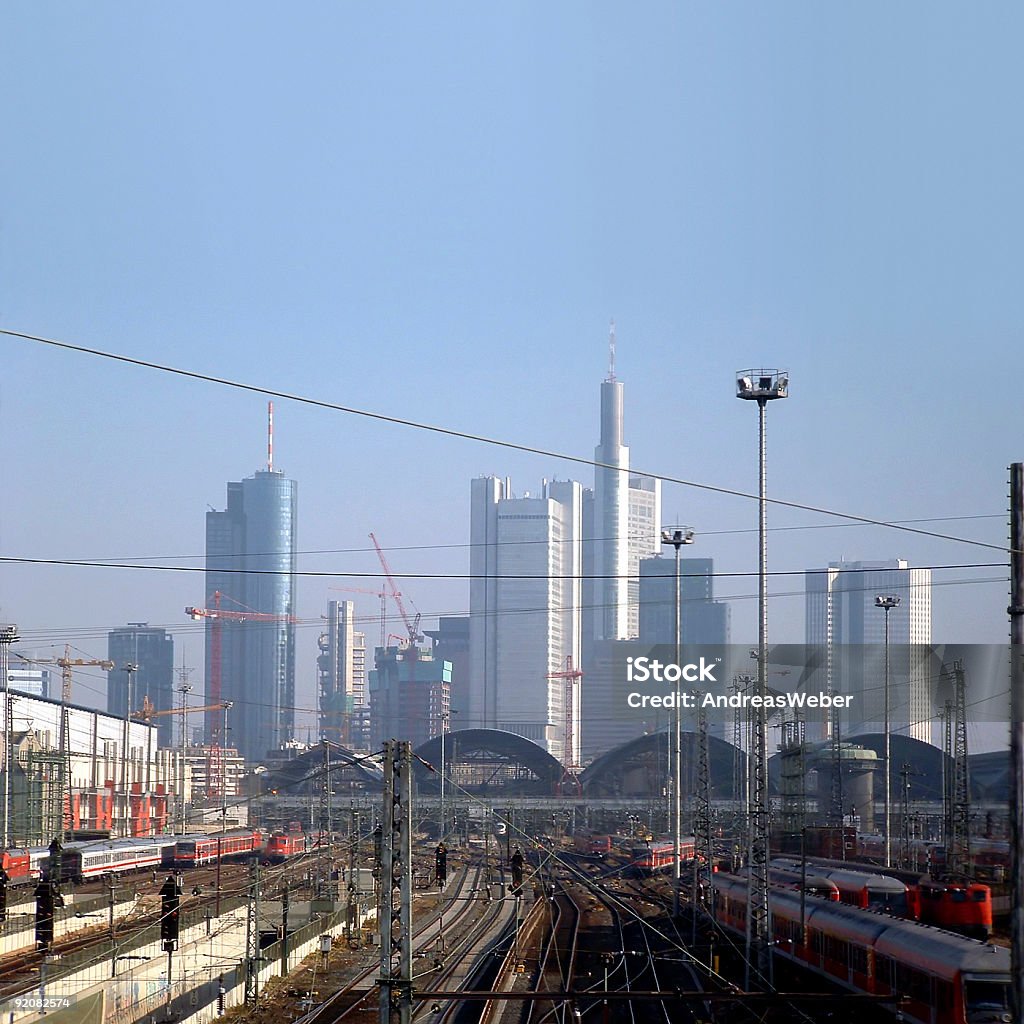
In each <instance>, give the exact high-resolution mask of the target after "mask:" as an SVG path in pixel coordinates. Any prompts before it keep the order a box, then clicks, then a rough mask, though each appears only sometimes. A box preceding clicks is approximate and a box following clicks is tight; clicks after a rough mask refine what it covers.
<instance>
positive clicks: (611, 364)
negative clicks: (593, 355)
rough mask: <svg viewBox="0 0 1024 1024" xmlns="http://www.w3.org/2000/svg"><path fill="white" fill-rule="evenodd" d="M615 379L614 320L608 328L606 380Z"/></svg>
mask: <svg viewBox="0 0 1024 1024" xmlns="http://www.w3.org/2000/svg"><path fill="white" fill-rule="evenodd" d="M614 380H615V321H614V320H612V321H611V325H610V326H609V328H608V381H609V382H611V381H614Z"/></svg>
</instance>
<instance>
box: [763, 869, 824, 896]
mask: <svg viewBox="0 0 1024 1024" xmlns="http://www.w3.org/2000/svg"><path fill="white" fill-rule="evenodd" d="M768 881H769V882H770V883H771V884H772V885H778V886H781V887H782V888H784V889H796V891H797V892H799V891H800V890H801V889H803V891H804V892H806V893H807V894H808V895H809V896H820V897H821V898H822V899H823V900H829V901H830V902H832V903H838V902H839V900H840V897H839V887H838V886H837V885H836V884H835V882H830V881H829V880H828V879H827V878H825V877H823V876H822V875H819V874H817V873H815V872H810V873H807V874H804V873H802V872H800V871H787V870H785V869H783V868H775V867H769V869H768Z"/></svg>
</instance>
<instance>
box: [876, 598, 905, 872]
mask: <svg viewBox="0 0 1024 1024" xmlns="http://www.w3.org/2000/svg"><path fill="white" fill-rule="evenodd" d="M899 603H900V599H899V598H898V597H897V596H896V595H895V594H879V595H878V596H877V597H876V598H875V607H876V608H881V609H882V610H883V611H884V612H885V690H884V694H885V695H884V697H883V701H884V703H885V711H884V714H885V725H884V729H885V769H884V778H885V783H884V785H885V866H886V867H887V868H888V867H891V866H892V838H891V834H890V814H891V807H890V805H891V799H890V782H889V760H890V751H889V612H891V611H892V610H893V608H895V607H896V606H897V605H898V604H899Z"/></svg>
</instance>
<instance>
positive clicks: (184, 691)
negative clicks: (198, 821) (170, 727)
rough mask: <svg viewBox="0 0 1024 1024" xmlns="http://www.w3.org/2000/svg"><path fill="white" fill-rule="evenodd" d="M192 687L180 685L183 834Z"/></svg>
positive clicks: (179, 789)
mask: <svg viewBox="0 0 1024 1024" xmlns="http://www.w3.org/2000/svg"><path fill="white" fill-rule="evenodd" d="M191 692H192V687H191V686H190V685H189V684H188V683H182V685H181V686H179V687H178V693H180V694H181V775H180V776H179V777H178V801H179V803H180V804H181V834H182V835H184V834H185V825H186V822H185V755H186V752H187V750H188V704H186V703H185V702H186V700H187V699H188V694H190V693H191Z"/></svg>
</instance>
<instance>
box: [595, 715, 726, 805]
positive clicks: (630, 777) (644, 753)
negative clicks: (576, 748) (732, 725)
mask: <svg viewBox="0 0 1024 1024" xmlns="http://www.w3.org/2000/svg"><path fill="white" fill-rule="evenodd" d="M668 748H669V734H668V733H667V732H654V733H648V734H647V735H645V736H638V737H637V738H636V739H634V740H630V741H629V742H628V743H623V744H622V746H619V747H615V749H614V750H609V751H607V753H604V754H602V755H601V756H600V757H598V758H597V759H596V760H594V761H593V762H592V763H591V764H590V765H588V766H587V768H586V769H585V770H584V772H583V775H582V776H581V778H580V781H581V783H582V785H583V792H584V793H585V794H586V795H588V796H594V797H597V796H621V797H632V796H650V795H658V794H660V793H661V792H662V790H663V788H664V784H665V777H666V775H667V774H668ZM736 753H737V751H736V748H735V747H734V746H733V745H732V744H731V743H726V742H725V740H721V739H719V738H718V737H717V736H708V760H709V765H708V774H709V776H710V780H711V796H712V799H716V800H728V799H732V796H733V779H734V773H735V769H736V768H737V761H736ZM682 755H683V756H682V771H683V778H684V783H685V781H686V779H687V778H690V777H691V776H692V778H693V779H694V782H695V780H696V777H697V776H696V772H697V760H698V753H697V734H696V733H693V732H684V733H683V734H682ZM743 766H744V761H743V759H742V757H741V758H740V761H739V764H738V768H739V771H740V773H741V774H740V777H739V781H740V782H741V783H742V771H743Z"/></svg>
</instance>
